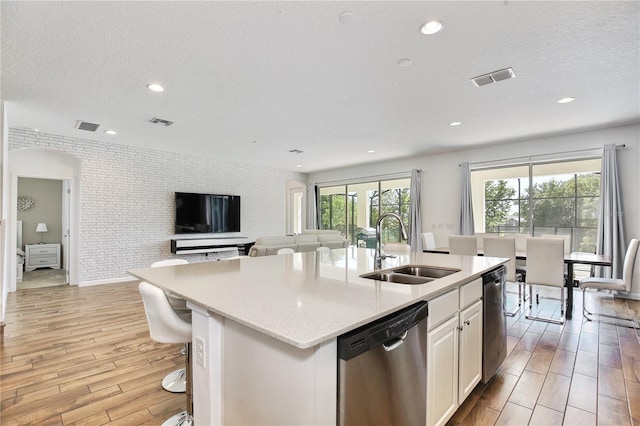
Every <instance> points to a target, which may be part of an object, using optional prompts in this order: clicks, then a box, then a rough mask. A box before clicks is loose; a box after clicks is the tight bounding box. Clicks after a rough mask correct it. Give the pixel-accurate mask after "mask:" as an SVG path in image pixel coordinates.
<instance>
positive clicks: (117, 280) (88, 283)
mask: <svg viewBox="0 0 640 426" xmlns="http://www.w3.org/2000/svg"><path fill="white" fill-rule="evenodd" d="M130 281H138V279H137V278H134V277H122V278H110V279H108V280H93V281H81V282H79V283H78V287H90V286H94V285H102V284H117V283H123V282H130Z"/></svg>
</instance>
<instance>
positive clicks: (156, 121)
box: [149, 117, 173, 126]
mask: <svg viewBox="0 0 640 426" xmlns="http://www.w3.org/2000/svg"><path fill="white" fill-rule="evenodd" d="M149 123H152V124H162V125H164V126H171V125H172V124H173V121H169V120H164V119H162V118H158V117H153V118H152V119H151V120H149Z"/></svg>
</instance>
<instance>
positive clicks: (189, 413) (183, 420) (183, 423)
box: [162, 342, 193, 426]
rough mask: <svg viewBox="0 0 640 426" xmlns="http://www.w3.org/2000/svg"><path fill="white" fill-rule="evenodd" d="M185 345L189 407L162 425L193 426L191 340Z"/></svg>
mask: <svg viewBox="0 0 640 426" xmlns="http://www.w3.org/2000/svg"><path fill="white" fill-rule="evenodd" d="M185 347H186V348H187V351H186V354H185V363H186V365H185V368H186V370H187V372H186V384H187V391H186V396H187V409H186V411H181V412H180V413H178V414H176V415H175V416H173V417H170V418H169V419H167V420H166V421H165V422H164V423H162V426H193V385H192V378H193V375H192V374H193V371H192V370H191V342H189V343H186V344H185Z"/></svg>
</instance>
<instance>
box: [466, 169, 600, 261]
mask: <svg viewBox="0 0 640 426" xmlns="http://www.w3.org/2000/svg"><path fill="white" fill-rule="evenodd" d="M600 167H601V159H600V158H592V159H586V160H573V161H558V162H544V163H529V164H524V165H523V164H520V165H514V166H502V167H497V168H484V169H478V170H473V169H472V171H471V184H472V199H473V211H474V217H475V218H477V219H476V221H475V227H476V229H475V231H476V232H486V233H498V234H507V233H521V234H529V235H533V236H540V235H543V234H545V235H546V234H554V235H566V236H570V239H571V247H570V249H571V251H585V252H594V251H595V245H596V232H597V228H598V209H599V201H600Z"/></svg>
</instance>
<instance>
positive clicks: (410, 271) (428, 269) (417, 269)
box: [392, 265, 460, 278]
mask: <svg viewBox="0 0 640 426" xmlns="http://www.w3.org/2000/svg"><path fill="white" fill-rule="evenodd" d="M392 271H393V272H394V273H396V274H405V275H413V276H416V277H429V278H442V277H446V276H447V275H451V274H454V273H456V272H460V270H459V269H449V268H436V267H433V266H419V265H407V266H400V267H398V268H394V269H392Z"/></svg>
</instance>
